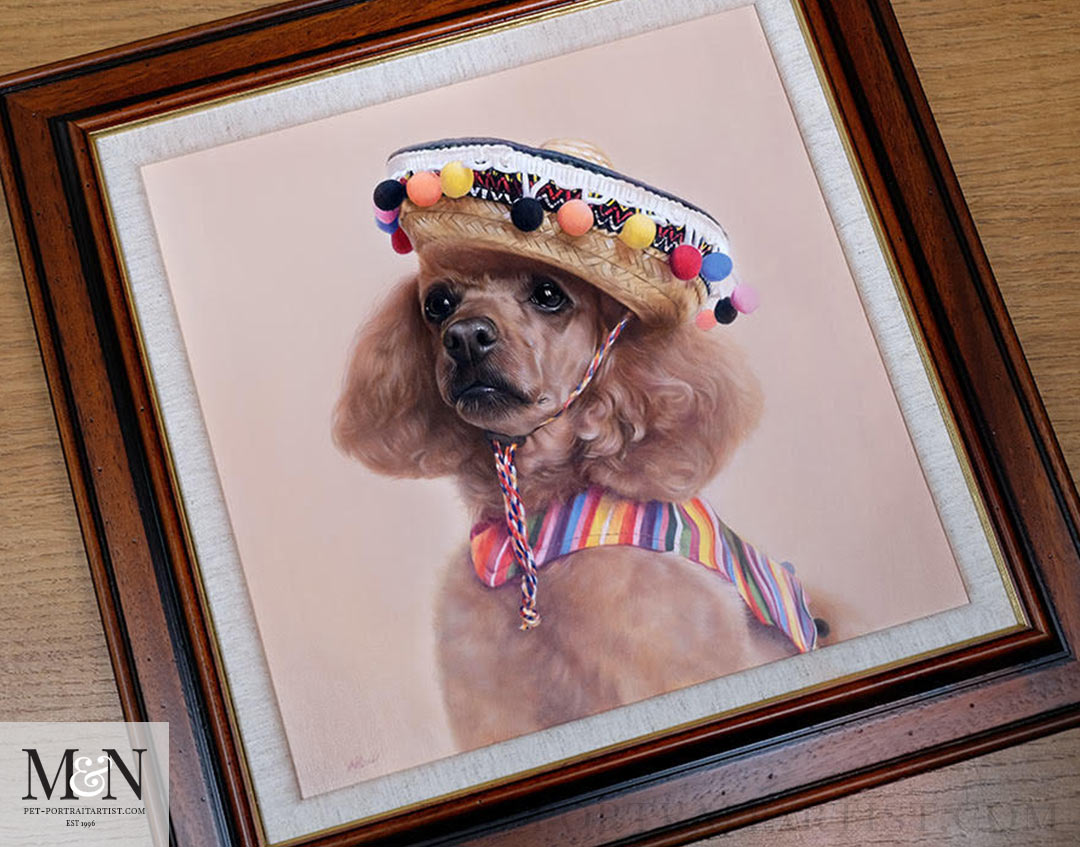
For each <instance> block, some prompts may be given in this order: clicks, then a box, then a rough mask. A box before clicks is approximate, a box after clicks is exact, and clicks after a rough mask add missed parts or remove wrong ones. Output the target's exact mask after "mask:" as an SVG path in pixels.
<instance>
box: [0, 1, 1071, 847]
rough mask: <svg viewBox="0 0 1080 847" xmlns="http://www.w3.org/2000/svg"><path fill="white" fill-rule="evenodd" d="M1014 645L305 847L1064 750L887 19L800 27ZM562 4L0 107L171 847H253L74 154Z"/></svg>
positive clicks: (98, 75)
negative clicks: (877, 231)
mask: <svg viewBox="0 0 1080 847" xmlns="http://www.w3.org/2000/svg"><path fill="white" fill-rule="evenodd" d="M796 3H797V5H798V6H799V7H801V11H802V14H803V16H804V18H805V21H806V24H807V29H808V32H809V35H810V37H811V39H812V41H813V42H814V44H815V46H816V48H817V51H818V54H819V56H820V58H821V62H822V66H823V72H824V76H825V78H826V80H827V84H828V86H829V88H830V89H831V94H832V96H833V98H834V100H835V103H836V106H837V109H838V112H839V116H840V119H841V120H842V122H843V124H844V126H845V128H846V130H847V133H848V136H849V139H850V142H851V145H852V149H853V151H854V155H855V158H856V159H857V161H858V163H859V166H860V169H861V172H862V177H863V179H864V182H865V185H866V186H867V188H868V191H869V198H870V202H871V203H872V205H873V207H874V209H875V211H876V213H877V215H878V216H879V219H880V221H881V223H882V229H883V232H884V235H885V238H886V240H887V247H888V250H889V251H890V252H891V254H892V258H893V260H894V262H895V264H896V267H897V269H898V272H899V277H900V279H901V281H902V284H903V287H904V289H905V292H906V295H907V297H908V298H909V299H910V302H911V304H912V309H913V312H914V315H915V316H916V318H917V322H918V327H919V329H920V331H921V333H922V335H923V338H924V340H925V344H926V348H927V350H928V352H929V356H930V359H931V364H932V367H933V368H934V370H935V371H936V374H937V377H938V379H939V381H940V384H941V386H942V389H943V392H944V394H945V397H946V399H947V403H948V407H949V410H950V412H951V414H952V416H953V418H954V419H955V422H956V425H957V429H958V432H959V435H960V437H961V440H962V443H963V447H964V449H965V451H966V453H967V456H968V458H969V461H970V464H971V467H972V471H973V475H974V477H975V482H976V485H977V486H978V489H979V491H980V492H981V494H982V496H983V499H984V501H985V503H986V505H987V509H988V512H989V517H990V521H991V523H992V526H993V530H994V532H995V534H996V537H997V540H998V543H999V545H1000V547H1001V550H1002V551H1003V554H1004V557H1005V560H1006V564H1007V566H1008V569H1009V571H1010V573H1011V575H1012V578H1013V580H1014V582H1015V585H1016V588H1017V592H1018V595H1019V598H1020V601H1021V603H1022V605H1023V607H1024V609H1025V611H1026V613H1027V615H1028V618H1029V620H1030V625H1029V626H1028V627H1027V628H1024V629H1022V630H1020V631H1016V632H1013V633H1010V634H1007V635H1004V636H1002V637H999V638H996V639H993V640H989V641H985V642H983V643H979V644H976V645H973V646H967V647H964V648H961V649H956V650H954V651H951V652H948V653H945V654H943V655H939V656H936V657H932V658H925V659H921V660H917V661H914V662H912V663H909V664H906V665H903V666H901V667H895V668H891V669H888V670H884V671H881V672H877V673H874V674H872V675H870V676H866V677H863V678H860V679H857V680H853V681H847V682H843V683H841V684H837V685H833V686H830V687H826V688H822V689H818V690H815V691H812V692H810V693H806V694H802V695H799V696H796V697H793V698H788V699H785V700H782V701H779V702H776V703H773V704H771V705H768V706H765V707H763V708H758V709H754V710H750V711H746V712H743V713H739V714H735V715H733V716H729V717H726V718H724V719H722V720H717V721H714V722H712V723H708V724H706V725H703V726H699V727H696V728H693V729H690V730H683V731H678V732H673V733H672V734H669V735H667V736H663V737H660V738H657V739H654V740H651V741H648V742H646V743H642V744H639V745H637V746H633V747H630V748H627V749H621V750H618V751H616V752H608V753H604V754H601V755H597V756H595V757H593V758H589V759H586V760H584V761H581V762H578V763H576V764H573V765H570V766H566V767H561V768H555V769H552V770H550V771H547V772H544V773H541V774H539V775H533V776H530V777H528V778H524V779H520V780H517V781H511V782H509V783H506V784H503V785H500V786H498V787H495V788H488V789H484V790H480V791H477V792H475V793H472V794H468V795H466V796H463V797H460V798H456V799H452V800H449V801H445V802H438V803H432V804H430V805H428V806H425V807H423V808H421V809H419V810H413V811H410V812H407V813H402V814H399V815H397V816H392V817H388V818H385V819H382V820H379V821H376V822H374V823H369V824H365V825H361V826H356V827H353V828H348V829H342V830H339V831H336V832H334V833H330V834H325V833H324V834H321V835H318V836H316V837H313V838H311V839H309V840H306V841H304V842H303V843H305V844H311V845H316V844H317V845H327V846H329V845H343V844H351V843H374V842H380V843H382V842H386V843H389V842H400V841H403V840H407V841H410V842H420V843H428V842H442V841H446V840H470V841H473V842H475V843H481V844H501V843H507V844H515V845H525V844H551V843H559V842H560V841H561V840H564V839H565V837H566V835H567V834H568V833H573V836H574V839H573V841H574V843H577V844H600V843H612V842H617V843H639V842H641V843H651V844H676V843H683V842H685V841H688V840H692V839H694V838H699V837H703V836H705V835H708V834H711V833H715V832H719V831H721V830H724V829H730V828H733V827H737V826H740V825H743V824H746V823H750V822H752V821H755V820H759V819H761V818H763V817H766V816H770V815H775V814H779V813H782V812H786V811H790V810H792V809H795V808H798V807H801V806H805V805H808V804H811V803H814V802H820V801H823V800H826V799H829V798H832V797H835V796H837V795H840V794H843V793H846V792H852V791H856V790H859V789H861V788H864V787H867V786H870V785H874V784H877V783H880V782H883V781H886V780H890V779H896V778H899V777H902V776H906V775H908V774H911V773H913V772H916V771H919V770H923V769H927V768H931V767H935V766H939V765H943V764H946V763H948V762H951V761H955V760H957V759H960V758H964V757H967V756H973V755H976V754H979V753H982V752H986V751H988V750H991V749H994V748H997V747H1001V746H1004V745H1007V744H1012V743H1017V742H1019V741H1023V740H1026V739H1028V738H1032V737H1034V736H1037V735H1041V734H1044V733H1048V732H1051V731H1054V730H1057V729H1062V728H1065V727H1067V726H1072V725H1076V724H1078V723H1080V667H1078V665H1077V662H1076V658H1075V647H1076V645H1077V644H1080V534H1078V529H1077V516H1078V509H1077V505H1078V501H1077V497H1076V491H1075V489H1074V487H1073V483H1072V481H1071V479H1070V478H1069V475H1068V472H1067V470H1066V466H1065V463H1064V460H1063V458H1062V455H1061V452H1060V450H1059V448H1058V445H1057V443H1056V441H1055V438H1054V434H1053V432H1052V430H1051V429H1050V425H1049V422H1048V420H1047V416H1046V413H1045V411H1044V409H1043V407H1042V404H1041V402H1040V400H1039V397H1038V395H1037V393H1036V390H1035V386H1034V383H1033V381H1032V377H1031V374H1030V373H1029V371H1028V368H1027V365H1026V363H1025V361H1024V359H1023V356H1022V353H1021V351H1020V347H1019V344H1018V342H1017V339H1016V337H1015V335H1014V333H1013V330H1012V327H1011V325H1010V323H1009V319H1008V316H1007V314H1006V311H1005V308H1004V305H1003V303H1002V300H1001V297H1000V295H999V292H998V290H997V287H996V285H995V283H994V279H993V275H992V273H991V270H990V267H989V264H988V262H987V259H986V256H985V255H984V253H983V251H982V248H981V246H980V244H979V241H978V238H977V235H976V232H975V228H974V225H973V223H972V220H971V217H970V215H969V214H968V211H967V208H966V206H965V204H964V200H963V198H962V196H961V193H960V188H959V185H958V183H957V180H956V177H955V175H954V174H953V171H952V169H951V167H950V165H949V162H948V160H947V157H946V154H945V150H944V147H943V144H942V141H941V139H940V137H939V135H938V133H937V131H936V128H935V126H934V122H933V119H932V116H931V115H930V112H929V108H928V106H927V103H926V100H925V98H924V96H923V94H922V91H921V89H920V87H919V83H918V80H917V79H916V76H915V72H914V68H913V66H912V63H911V61H910V58H909V56H908V54H907V52H906V50H905V48H904V45H903V41H902V39H901V36H900V32H899V29H898V26H897V23H896V20H895V19H894V17H893V15H892V12H891V9H890V8H889V6H888V4H887V2H886V0H868V2H867V1H866V0H831V2H826V0H796ZM568 5H572V4H569V3H565V2H559V0H513V1H512V2H492V3H477V2H475V0H427V2H424V3H415V4H412V3H410V4H406V3H394V2H393V0H369V2H362V3H361V2H341V0H309V2H304V1H303V0H297V2H293V3H289V4H285V5H282V6H277V7H273V8H270V9H267V10H264V11H261V12H258V13H254V14H250V15H244V16H241V17H237V18H233V19H230V20H228V21H223V22H220V23H216V24H211V25H208V26H204V27H198V28H195V29H190V30H186V31H183V32H180V33H175V34H170V35H165V36H161V37H159V38H155V39H151V40H148V41H145V42H140V43H137V44H133V45H129V46H126V47H121V48H117V49H115V50H109V51H105V52H101V53H97V54H93V55H91V56H87V57H84V58H80V59H76V60H72V61H68V62H62V63H58V64H55V65H51V66H48V67H45V68H41V69H36V70H32V71H28V72H25V73H21V74H16V75H12V76H9V77H7V78H5V79H2V80H0V121H2V128H3V133H2V142H0V143H2V147H0V153H2V155H0V165H2V174H3V182H4V187H5V190H6V195H7V202H8V205H9V209H10V212H11V219H12V222H13V226H14V229H15V236H16V240H17V243H18V246H19V251H20V257H21V261H22V264H23V268H24V274H25V278H26V286H27V291H28V294H29V298H30V302H31V306H32V310H33V314H34V319H35V324H36V328H37V333H38V337H39V339H40V345H41V351H42V357H43V359H44V362H45V368H46V373H47V376H48V380H49V386H50V391H51V393H52V398H53V404H54V407H55V410H56V417H57V421H58V425H59V430H60V436H61V441H62V444H63V448H64V454H65V458H66V461H67V465H68V468H69V473H70V477H71V483H72V488H73V491H74V495H75V501H76V505H77V508H78V513H79V517H80V520H81V523H82V530H83V535H84V538H85V543H86V548H87V554H88V558H89V562H90V567H91V570H92V573H93V579H94V584H95V587H96V591H97V596H98V602H99V605H100V609H101V614H102V619H103V622H104V626H105V632H106V638H107V642H108V646H109V650H110V654H111V656H112V661H113V667H114V670H115V673H116V678H117V685H118V688H119V691H120V696H121V702H122V706H123V710H124V714H125V717H126V718H127V719H128V720H138V721H168V722H169V724H170V734H171V739H172V740H171V759H170V770H171V813H172V833H173V837H174V839H175V841H176V843H178V844H193V845H215V844H242V845H257V844H264V843H266V842H265V838H264V836H263V834H262V832H261V830H260V827H259V823H258V814H257V811H256V809H255V807H254V801H253V799H252V796H253V795H252V790H251V785H250V782H249V779H248V775H247V773H246V771H245V767H244V760H243V752H242V750H241V747H240V742H239V738H238V733H237V729H236V726H235V725H234V723H233V721H232V719H231V716H230V710H229V708H228V702H227V696H228V695H227V687H226V685H225V683H224V680H223V678H222V670H221V664H220V661H219V658H218V657H217V656H216V653H215V644H214V641H213V638H212V636H211V633H210V628H209V624H208V619H207V614H206V610H205V606H204V601H203V598H202V596H201V591H200V586H199V581H198V577H197V571H196V569H195V566H194V563H193V561H192V560H191V557H190V551H189V547H188V545H187V543H186V540H185V534H184V530H183V525H182V519H181V512H180V508H179V504H178V502H177V499H176V493H175V490H174V487H173V484H172V481H171V477H170V472H169V467H168V463H167V458H166V452H165V444H164V436H163V434H162V432H161V431H160V430H159V426H158V422H157V419H156V417H155V415H154V413H153V406H152V403H151V394H150V388H149V383H148V375H147V374H146V372H145V370H144V365H143V359H142V357H141V355H140V351H139V345H138V339H137V333H136V330H135V326H134V324H133V316H132V315H131V313H130V310H129V306H128V302H127V298H126V296H125V292H124V287H123V283H122V280H121V276H120V269H119V265H118V259H117V256H116V255H115V253H114V248H113V241H112V236H111V233H110V231H109V224H108V218H107V214H106V211H105V206H104V203H103V195H102V188H101V186H100V184H99V182H98V176H97V174H96V171H95V167H94V162H93V159H92V157H91V153H90V138H89V134H90V133H92V132H94V131H96V130H100V129H103V128H106V127H111V126H116V125H118V124H120V123H124V122H127V121H130V120H134V119H138V118H143V117H147V116H150V115H154V114H159V113H162V112H165V111H169V110H172V109H175V108H178V107H182V106H187V105H192V104H197V103H202V102H205V101H207V100H210V99H213V98H217V97H220V96H222V95H226V94H230V93H235V92H242V91H247V90H251V89H252V88H255V87H261V86H264V85H266V84H268V83H273V82H279V81H283V80H290V79H295V78H297V77H300V76H303V75H306V74H310V73H312V72H315V71H319V70H324V69H327V68H332V67H335V66H339V65H341V64H344V63H347V62H353V61H356V60H358V59H361V58H365V57H370V56H373V55H377V54H379V53H382V52H386V51H389V50H394V49H399V48H402V47H405V46H410V45H416V44H420V43H423V42H426V41H429V40H432V39H435V38H439V37H443V36H446V35H450V34H455V33H460V32H463V31H466V30H472V29H475V28H478V27H482V26H484V25H487V24H492V23H499V22H505V21H509V20H514V19H519V18H523V17H525V16H528V15H532V14H535V13H536V12H538V11H545V10H550V9H553V8H557V7H560V8H561V7H564V6H568Z"/></svg>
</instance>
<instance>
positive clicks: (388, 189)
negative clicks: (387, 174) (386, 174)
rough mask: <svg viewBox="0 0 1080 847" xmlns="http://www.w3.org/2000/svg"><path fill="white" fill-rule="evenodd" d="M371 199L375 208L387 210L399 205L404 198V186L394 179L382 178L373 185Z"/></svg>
mask: <svg viewBox="0 0 1080 847" xmlns="http://www.w3.org/2000/svg"><path fill="white" fill-rule="evenodd" d="M372 199H373V200H374V201H375V206H376V207H377V208H379V209H382V210H383V211H384V212H389V211H391V210H392V209H396V208H397V207H398V206H400V205H401V201H402V200H404V199H405V186H404V185H402V184H401V183H400V182H398V181H397V180H396V179H384V180H383V181H382V182H380V183H379V184H378V185H376V186H375V193H374V194H373V195H372Z"/></svg>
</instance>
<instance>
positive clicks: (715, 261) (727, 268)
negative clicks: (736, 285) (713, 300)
mask: <svg viewBox="0 0 1080 847" xmlns="http://www.w3.org/2000/svg"><path fill="white" fill-rule="evenodd" d="M731 267H732V265H731V257H730V256H729V255H728V254H727V253H710V254H709V255H708V256H706V257H705V258H704V259H702V260H701V275H702V276H703V277H705V279H707V280H708V281H709V282H719V281H720V280H722V279H723V278H724V277H726V276H727V275H728V274H729V273H731Z"/></svg>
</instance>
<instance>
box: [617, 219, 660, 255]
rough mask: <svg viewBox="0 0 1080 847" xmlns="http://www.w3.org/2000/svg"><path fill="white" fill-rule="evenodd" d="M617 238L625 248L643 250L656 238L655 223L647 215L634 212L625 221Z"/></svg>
mask: <svg viewBox="0 0 1080 847" xmlns="http://www.w3.org/2000/svg"><path fill="white" fill-rule="evenodd" d="M619 238H620V239H622V242H623V244H625V245H626V246H627V247H633V248H634V249H635V250H644V249H645V248H646V247H648V246H649V245H651V244H652V243H653V239H654V238H656V222H655V221H654V220H653V219H652V218H650V217H649V216H648V215H645V214H642V213H641V212H635V213H634V214H632V215H631V216H630V217H629V218H627V219H626V223H624V224H623V228H622V232H620V233H619Z"/></svg>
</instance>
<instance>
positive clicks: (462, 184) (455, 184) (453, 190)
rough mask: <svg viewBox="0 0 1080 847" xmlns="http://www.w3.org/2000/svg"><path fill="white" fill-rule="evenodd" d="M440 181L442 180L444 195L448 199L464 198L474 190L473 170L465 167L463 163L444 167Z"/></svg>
mask: <svg viewBox="0 0 1080 847" xmlns="http://www.w3.org/2000/svg"><path fill="white" fill-rule="evenodd" d="M439 179H440V180H442V190H443V194H445V195H446V196H447V197H464V196H465V195H466V194H468V193H469V192H470V191H471V190H472V180H473V173H472V168H467V167H465V166H464V165H463V164H461V162H450V163H449V164H447V165H444V166H443V169H442V172H441V173H440V174H439Z"/></svg>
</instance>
